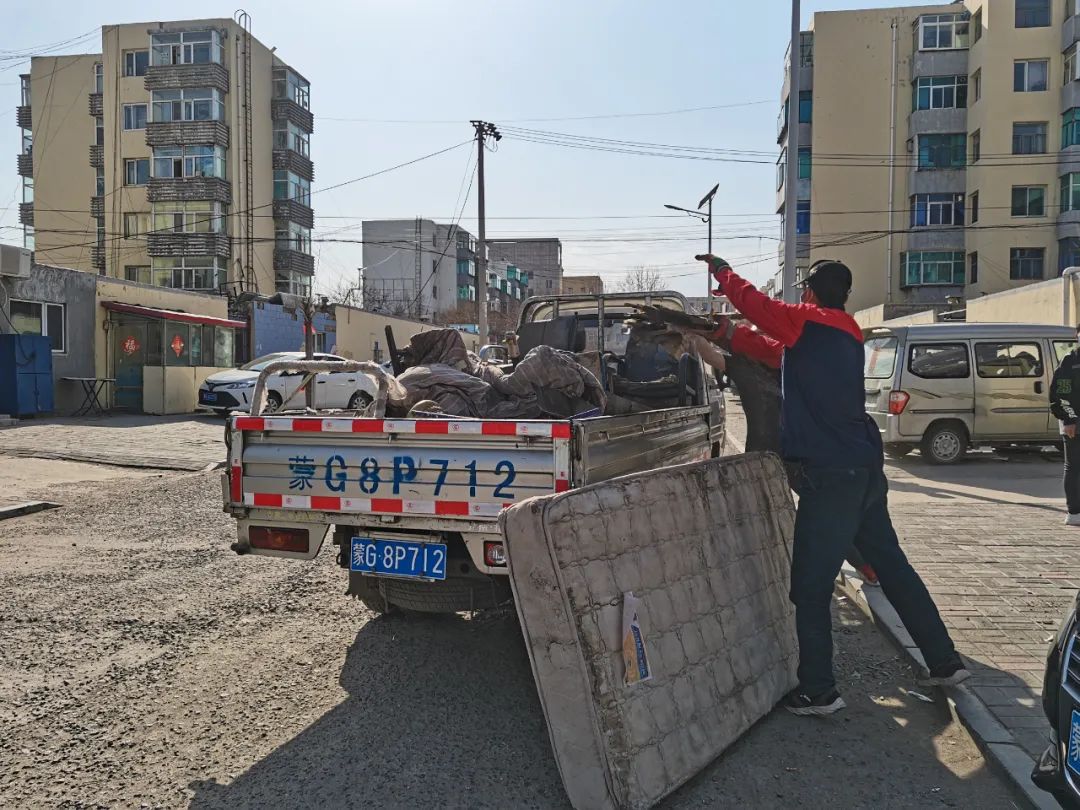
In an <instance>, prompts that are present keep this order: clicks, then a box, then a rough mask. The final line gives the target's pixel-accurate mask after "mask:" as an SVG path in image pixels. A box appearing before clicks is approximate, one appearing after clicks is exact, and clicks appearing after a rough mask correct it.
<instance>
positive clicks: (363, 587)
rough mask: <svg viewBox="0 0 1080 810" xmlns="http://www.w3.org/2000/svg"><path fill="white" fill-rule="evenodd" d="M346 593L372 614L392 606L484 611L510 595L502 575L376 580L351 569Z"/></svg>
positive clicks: (424, 610) (429, 610)
mask: <svg viewBox="0 0 1080 810" xmlns="http://www.w3.org/2000/svg"><path fill="white" fill-rule="evenodd" d="M349 594H350V595H352V596H355V597H356V598H358V599H359V600H360V601H361V602H363V603H364V605H365V606H366V607H367V608H368V609H370V610H372V611H373V612H375V613H386V612H388V609H392V608H400V609H401V610H411V611H415V612H417V613H461V612H463V611H468V610H488V609H490V608H493V607H498V606H499V605H501V604H503V603H504V602H506V601H507V600H508V599H510V597H511V592H510V581H509V580H508V579H506V578H505V577H485V578H483V579H481V578H479V577H472V578H455V577H451V578H449V579H446V580H444V581H442V582H416V581H410V580H404V579H389V578H381V579H380V578H379V577H369V576H364V575H363V574H358V573H356V572H355V571H350V572H349ZM383 594H385V598H384V596H383Z"/></svg>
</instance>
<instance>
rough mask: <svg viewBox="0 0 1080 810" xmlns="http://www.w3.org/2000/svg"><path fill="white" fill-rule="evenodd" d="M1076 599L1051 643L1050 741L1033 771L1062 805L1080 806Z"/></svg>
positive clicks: (1047, 681)
mask: <svg viewBox="0 0 1080 810" xmlns="http://www.w3.org/2000/svg"><path fill="white" fill-rule="evenodd" d="M1078 609H1080V593H1078V594H1077V599H1076V602H1074V603H1073V605H1072V606H1071V607H1070V608H1069V610H1068V612H1067V613H1066V614H1065V620H1064V621H1063V622H1062V623H1061V627H1060V629H1059V630H1058V632H1057V636H1056V637H1055V638H1054V642H1053V643H1052V644H1051V645H1050V652H1049V654H1048V655H1047V657H1046V674H1045V675H1044V676H1043V693H1042V694H1043V697H1042V703H1043V711H1044V712H1046V719H1047V720H1049V721H1050V728H1051V732H1050V745H1049V746H1048V747H1047V749H1046V750H1045V751H1044V752H1043V754H1042V756H1040V757H1039V761H1038V762H1037V763H1036V765H1035V769H1034V770H1033V771H1032V773H1031V779H1032V781H1033V782H1034V783H1035V784H1036V785H1038V786H1039V787H1040V788H1042V789H1043V790H1046V791H1049V792H1050V793H1053V794H1054V796H1055V797H1056V798H1057V800H1058V803H1059V804H1061V806H1062V807H1073V808H1077V807H1080V626H1078V622H1077V611H1078Z"/></svg>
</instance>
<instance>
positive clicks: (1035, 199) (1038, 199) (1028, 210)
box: [1012, 186, 1046, 217]
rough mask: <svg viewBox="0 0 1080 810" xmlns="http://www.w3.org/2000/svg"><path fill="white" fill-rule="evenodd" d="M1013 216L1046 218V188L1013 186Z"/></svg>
mask: <svg viewBox="0 0 1080 810" xmlns="http://www.w3.org/2000/svg"><path fill="white" fill-rule="evenodd" d="M1012 215H1013V216H1014V217H1042V216H1046V186H1013V188H1012Z"/></svg>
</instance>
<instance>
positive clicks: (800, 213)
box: [795, 200, 810, 234]
mask: <svg viewBox="0 0 1080 810" xmlns="http://www.w3.org/2000/svg"><path fill="white" fill-rule="evenodd" d="M795 233H797V234H807V233H810V201H809V200H799V201H798V202H797V203H796V204H795Z"/></svg>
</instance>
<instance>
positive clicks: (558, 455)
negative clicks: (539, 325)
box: [229, 416, 570, 519]
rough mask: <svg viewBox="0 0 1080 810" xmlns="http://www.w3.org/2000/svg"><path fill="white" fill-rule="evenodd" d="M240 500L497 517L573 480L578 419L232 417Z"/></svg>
mask: <svg viewBox="0 0 1080 810" xmlns="http://www.w3.org/2000/svg"><path fill="white" fill-rule="evenodd" d="M230 431H231V447H230V457H229V468H230V469H229V492H230V496H229V500H230V505H232V506H234V507H243V506H246V507H257V508H270V509H289V510H310V511H319V512H342V513H350V512H351V513H374V514H405V515H409V514H412V515H438V516H441V517H448V518H455V517H460V518H474V519H475V518H491V519H494V518H495V517H497V516H498V514H499V512H500V511H501V510H502V509H503V508H505V507H507V506H510V505H512V504H514V503H516V502H518V501H522V500H524V499H526V498H529V497H531V496H533V495H540V494H547V493H551V492H562V491H564V490H566V489H569V487H570V424H569V423H568V422H555V421H532V420H530V421H524V420H522V421H491V420H487V421H480V420H459V419H353V418H346V417H331V418H322V417H318V416H297V417H292V416H266V417H251V416H237V417H233V419H232V422H231V425H230Z"/></svg>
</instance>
